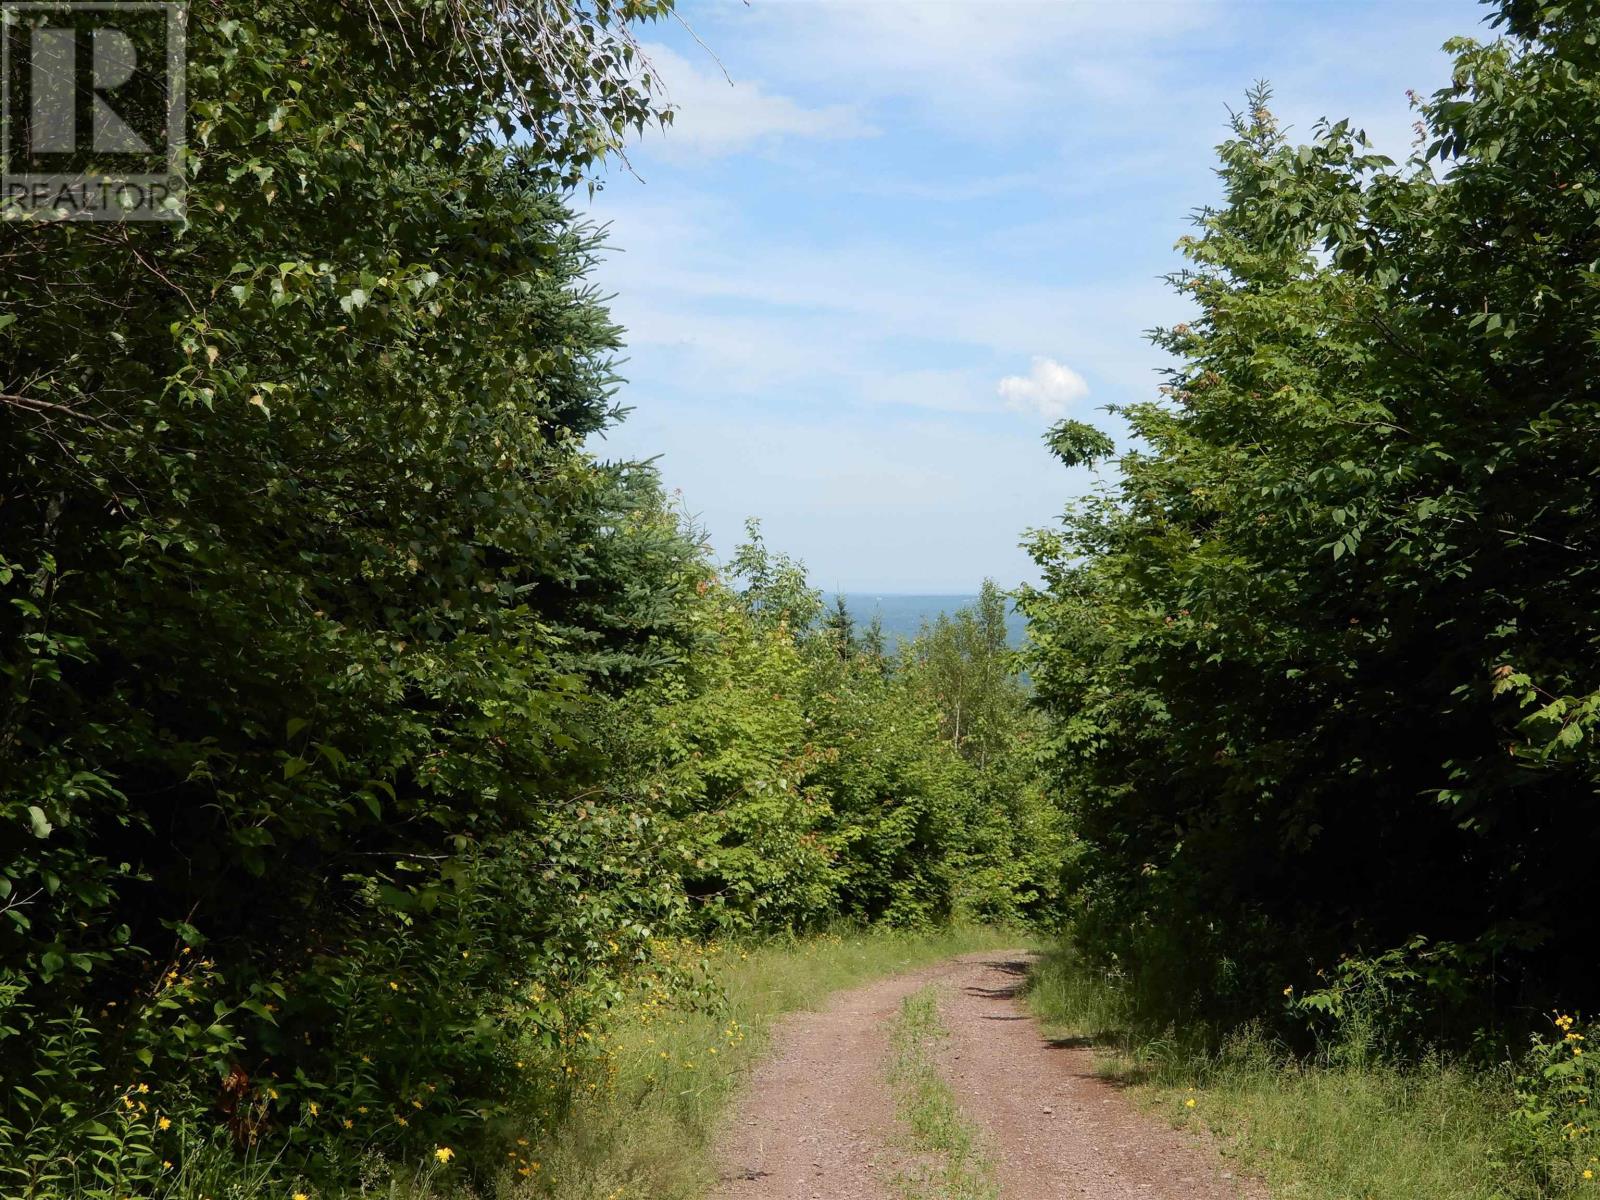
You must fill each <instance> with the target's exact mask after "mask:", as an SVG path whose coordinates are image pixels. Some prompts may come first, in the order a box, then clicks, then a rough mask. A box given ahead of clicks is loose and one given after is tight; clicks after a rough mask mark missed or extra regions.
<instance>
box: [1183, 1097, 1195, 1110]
mask: <svg viewBox="0 0 1600 1200" xmlns="http://www.w3.org/2000/svg"><path fill="white" fill-rule="evenodd" d="M1183 1106H1184V1107H1185V1108H1193V1107H1194V1097H1193V1096H1190V1097H1189V1098H1188V1099H1187V1100H1185V1101H1184V1102H1183Z"/></svg>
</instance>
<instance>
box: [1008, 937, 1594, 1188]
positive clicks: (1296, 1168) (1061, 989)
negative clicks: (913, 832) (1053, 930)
mask: <svg viewBox="0 0 1600 1200" xmlns="http://www.w3.org/2000/svg"><path fill="white" fill-rule="evenodd" d="M1028 994H1029V1000H1030V1002H1031V1004H1032V1007H1033V1010H1034V1012H1035V1013H1036V1014H1037V1015H1038V1016H1039V1017H1040V1019H1041V1020H1042V1021H1043V1022H1044V1023H1045V1025H1046V1027H1047V1028H1048V1029H1049V1030H1050V1031H1051V1032H1052V1033H1055V1034H1057V1035H1059V1036H1075V1037H1084V1038H1088V1039H1090V1040H1092V1041H1093V1043H1094V1045H1095V1047H1096V1050H1097V1053H1098V1054H1099V1056H1100V1068H1101V1071H1102V1073H1104V1074H1106V1075H1108V1076H1112V1077H1115V1078H1118V1079H1119V1080H1121V1081H1123V1082H1127V1083H1130V1084H1131V1085H1132V1088H1133V1094H1134V1096H1135V1098H1136V1099H1137V1100H1139V1101H1141V1102H1142V1103H1144V1104H1146V1105H1148V1106H1149V1107H1151V1108H1152V1109H1154V1110H1156V1111H1158V1112H1161V1113H1163V1114H1165V1115H1166V1116H1168V1117H1169V1118H1170V1119H1171V1120H1172V1121H1173V1122H1174V1123H1175V1124H1194V1125H1198V1126H1201V1127H1204V1128H1206V1129H1207V1130H1209V1131H1210V1132H1211V1133H1212V1134H1213V1135H1215V1137H1216V1139H1217V1141H1218V1143H1219V1145H1220V1146H1221V1148H1222V1150H1223V1152H1224V1153H1226V1154H1228V1155H1230V1156H1232V1157H1235V1158H1237V1159H1238V1161H1239V1165H1240V1169H1242V1170H1244V1171H1247V1172H1250V1173H1253V1174H1256V1175H1258V1176H1259V1177H1260V1178H1262V1179H1264V1180H1266V1182H1267V1184H1268V1186H1269V1188H1270V1190H1271V1193H1272V1195H1273V1196H1275V1197H1293V1198H1295V1200H1366V1198H1369V1197H1370V1198H1372V1200H1508V1198H1509V1197H1533V1196H1541V1195H1554V1194H1555V1193H1543V1192H1540V1191H1538V1190H1537V1188H1536V1186H1535V1185H1534V1184H1533V1183H1532V1181H1530V1180H1527V1179H1525V1178H1518V1177H1517V1176H1516V1174H1515V1172H1514V1171H1513V1170H1512V1169H1511V1168H1510V1167H1508V1166H1506V1165H1504V1163H1503V1161H1502V1157H1503V1153H1504V1147H1505V1134H1506V1121H1507V1119H1508V1115H1509V1113H1510V1110H1511V1106H1512V1098H1511V1094H1510V1081H1509V1072H1493V1071H1481V1070H1474V1069H1471V1068H1468V1067H1466V1066H1463V1065H1460V1064H1457V1063H1452V1062H1449V1061H1445V1060H1442V1059H1430V1060H1427V1061H1424V1062H1422V1063H1419V1064H1414V1065H1410V1066H1404V1067H1401V1066H1394V1065H1386V1064H1382V1063H1372V1062H1368V1063H1365V1064H1362V1065H1344V1064H1340V1063H1338V1062H1337V1061H1334V1060H1332V1059H1331V1058H1330V1059H1327V1060H1312V1061H1308V1060H1304V1059H1295V1058H1292V1057H1291V1056H1289V1055H1287V1054H1286V1053H1284V1052H1283V1051H1282V1050H1281V1048H1279V1047H1277V1046H1275V1045H1273V1044H1272V1043H1271V1042H1270V1041H1268V1040H1267V1039H1265V1038H1264V1037H1262V1036H1261V1035H1260V1034H1259V1033H1258V1032H1256V1031H1252V1030H1245V1031H1242V1032H1240V1033H1239V1034H1237V1035H1236V1036H1235V1037H1234V1038H1233V1039H1232V1040H1231V1041H1229V1042H1228V1043H1227V1045H1225V1046H1224V1048H1223V1049H1222V1050H1221V1051H1220V1052H1218V1053H1207V1052H1205V1051H1203V1050H1201V1049H1198V1048H1197V1041H1196V1039H1193V1038H1186V1037H1184V1036H1182V1035H1181V1032H1179V1033H1177V1034H1174V1033H1171V1032H1169V1034H1168V1035H1167V1036H1165V1037H1155V1038H1151V1037H1139V1036H1135V1035H1133V1034H1131V1033H1129V1032H1128V1028H1127V1024H1126V1022H1125V1020H1124V1015H1125V1012H1126V1008H1125V1005H1124V1003H1123V1001H1122V996H1121V993H1120V992H1119V990H1118V985H1117V981H1116V980H1114V979H1111V978H1108V977H1106V976H1105V975H1103V974H1100V975H1096V974H1095V973H1092V972H1090V971H1088V970H1086V969H1084V968H1082V967H1080V966H1078V965H1077V964H1075V963H1074V962H1073V961H1072V959H1071V957H1070V955H1068V954H1066V953H1063V952H1056V953H1053V954H1051V955H1049V956H1047V957H1046V959H1045V960H1044V961H1043V962H1042V963H1041V964H1040V966H1039V967H1038V968H1037V969H1036V971H1035V972H1034V975H1033V977H1032V979H1031V981H1030V987H1029V993H1028ZM1190 1101H1193V1104H1192V1105H1191V1104H1190V1103H1189V1102H1190ZM1597 1195H1600V1193H1597Z"/></svg>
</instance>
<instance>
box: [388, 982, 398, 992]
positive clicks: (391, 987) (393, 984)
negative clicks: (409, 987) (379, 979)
mask: <svg viewBox="0 0 1600 1200" xmlns="http://www.w3.org/2000/svg"><path fill="white" fill-rule="evenodd" d="M389 990H390V991H391V992H398V991H399V990H400V985H399V984H398V983H396V982H395V981H394V980H392V979H391V980H389Z"/></svg>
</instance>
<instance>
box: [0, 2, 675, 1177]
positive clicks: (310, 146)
mask: <svg viewBox="0 0 1600 1200" xmlns="http://www.w3.org/2000/svg"><path fill="white" fill-rule="evenodd" d="M666 7H667V6H666V5H665V4H656V3H631V2H630V3H627V4H620V5H619V4H613V3H611V2H610V0H596V2H595V3H570V2H568V0H550V2H549V3H537V4H533V5H507V4H502V3H499V0H485V2H484V3H477V2H476V0H457V2H453V3H449V4H443V5H435V6H430V7H414V6H413V7H407V6H386V5H370V6H364V5H359V4H357V5H343V4H321V3H311V4H277V3H270V2H269V3H266V4H262V5H255V6H250V7H245V6H239V5H223V6H220V7H217V6H201V7H197V8H195V9H194V10H193V11H192V13H191V16H192V18H193V21H192V24H191V28H190V46H189V52H190V68H189V73H188V89H189V100H190V123H191V137H190V148H191V158H190V163H189V166H190V176H191V179H192V182H191V186H190V193H189V206H188V220H187V222H186V223H185V224H184V225H183V226H182V227H181V228H180V229H172V228H168V227H159V226H149V225H140V226H135V225H127V226H109V227H108V226H35V225H25V224H19V223H5V224H3V225H0V460H3V461H4V462H5V464H6V472H5V478H4V481H3V484H0V487H3V488H4V495H3V501H0V590H3V592H4V604H3V605H0V613H3V616H0V839H3V846H4V853H3V854H0V911H3V916H0V1008H3V1010H4V1017H3V1018H0V1075H3V1076H4V1077H5V1078H6V1079H7V1080H8V1081H21V1080H34V1081H35V1082H39V1081H49V1084H48V1086H43V1087H38V1088H33V1089H29V1090H18V1089H15V1088H11V1087H8V1088H7V1089H6V1090H5V1092H4V1094H3V1096H0V1180H3V1185H0V1190H3V1191H5V1192H6V1194H8V1195H10V1194H17V1193H19V1192H20V1193H22V1194H24V1195H41V1196H48V1195H62V1194H70V1195H74V1196H85V1197H89V1196H97V1195H100V1194H102V1193H104V1194H110V1195H116V1196H121V1195H124V1194H131V1193H141V1194H142V1193H144V1192H146V1191H152V1190H157V1189H161V1190H164V1189H165V1187H166V1181H165V1180H164V1179H163V1177H162V1175H161V1168H160V1163H161V1160H162V1157H163V1153H164V1152H171V1151H174V1150H175V1148H176V1147H177V1145H178V1144H179V1141H180V1139H187V1140H185V1141H184V1142H183V1144H184V1145H186V1146H191V1147H201V1146H210V1147H211V1148H212V1149H214V1150H215V1151H216V1152H217V1153H219V1154H226V1153H229V1152H231V1151H229V1149H228V1147H229V1144H230V1143H237V1144H238V1145H250V1144H256V1145H257V1147H258V1151H259V1150H260V1149H266V1148H267V1147H268V1146H270V1148H271V1151H272V1153H270V1154H266V1155H263V1161H267V1160H271V1159H272V1158H273V1155H276V1154H280V1152H281V1158H279V1159H278V1161H279V1162H280V1163H281V1164H282V1167H283V1169H284V1170H291V1169H297V1167H298V1166H305V1167H306V1169H308V1170H315V1169H323V1168H318V1167H316V1164H317V1163H321V1162H324V1161H325V1160H324V1159H323V1158H322V1157H320V1154H321V1152H320V1150H318V1149H315V1148H314V1147H313V1145H312V1139H313V1137H314V1136H315V1137H316V1138H320V1137H321V1134H320V1133H314V1131H313V1129H312V1127H311V1126H310V1125H308V1124H307V1123H306V1122H305V1121H304V1120H302V1119H301V1118H302V1117H303V1116H304V1115H305V1114H308V1113H314V1112H317V1111H319V1109H320V1111H322V1112H324V1113H326V1114H327V1116H328V1121H329V1122H331V1121H334V1120H335V1119H337V1118H341V1117H342V1118H343V1119H347V1120H349V1121H351V1122H352V1125H354V1122H355V1120H356V1117H357V1113H356V1111H355V1108H356V1106H357V1105H358V1104H359V1105H365V1106H369V1107H370V1106H372V1105H375V1104H377V1103H379V1102H380V1101H379V1100H378V1099H377V1097H382V1100H381V1103H383V1104H390V1103H392V1102H393V1101H394V1098H395V1097H396V1096H399V1095H401V1094H402V1092H414V1091H415V1090H416V1089H417V1088H419V1087H422V1086H423V1082H422V1081H424V1080H426V1082H427V1084H428V1085H429V1086H431V1087H432V1088H433V1089H434V1090H431V1091H429V1092H428V1095H429V1097H430V1100H429V1103H428V1104H427V1105H426V1107H425V1109H423V1110H419V1111H418V1113H417V1115H416V1116H415V1118H414V1119H408V1121H407V1122H406V1123H404V1124H402V1123H399V1122H390V1123H387V1124H385V1125H384V1126H383V1127H382V1128H381V1129H374V1128H371V1127H369V1128H367V1129H366V1130H365V1131H363V1132H361V1133H359V1134H352V1135H351V1137H352V1138H356V1137H359V1138H361V1139H363V1140H365V1141H366V1142H367V1144H368V1145H370V1146H371V1147H373V1148H375V1149H385V1150H389V1151H392V1152H395V1153H397V1154H405V1153H408V1152H413V1151H416V1150H417V1149H418V1148H419V1147H420V1148H423V1149H425V1148H426V1147H428V1146H430V1145H432V1144H433V1143H434V1142H435V1141H436V1140H445V1139H446V1138H448V1139H449V1140H450V1141H451V1142H453V1143H454V1144H457V1145H463V1141H462V1139H466V1138H471V1139H475V1140H478V1141H480V1142H488V1141H492V1139H493V1138H494V1137H495V1136H497V1133H498V1130H499V1129H500V1126H499V1124H498V1122H500V1121H501V1120H502V1119H503V1117H504V1115H505V1113H506V1111H507V1104H508V1097H510V1096H512V1095H513V1093H514V1091H515V1086H514V1085H515V1082H516V1072H515V1071H513V1069H512V1068H511V1067H510V1066H509V1064H510V1063H512V1062H514V1061H515V1060H516V1057H517V1054H516V1053H515V1052H514V1048H517V1047H521V1046H536V1045H539V1044H541V1043H540V1038H541V1036H542V1035H543V1034H544V1033H547V1032H548V1030H541V1029H540V1028H539V1027H538V1021H537V1019H536V1018H533V1017H531V1016H530V1015H529V1014H527V1013H526V1012H524V1013H521V1014H520V1015H516V1016H509V1015H507V1013H508V1011H509V1010H508V1009H507V1006H506V1005H504V1004H503V1003H502V1001H503V999H504V997H506V996H507V995H508V994H510V990H511V989H512V986H513V984H514V983H518V982H521V983H523V984H525V983H526V982H527V981H529V980H530V979H532V978H542V979H543V980H544V982H545V984H546V985H547V986H548V988H549V990H550V991H551V993H552V994H557V995H560V996H561V997H562V1000H563V1003H570V1015H571V1016H573V1017H575V1018H576V1017H579V1016H580V1015H581V1013H582V1010H583V1005H584V1004H585V1003H589V1001H586V1000H584V999H583V997H584V995H585V994H586V989H588V988H589V987H590V986H591V984H592V981H593V979H594V977H595V975H596V974H597V973H603V972H604V971H605V970H606V969H607V965H606V962H605V961H604V959H603V957H597V956H596V955H595V954H594V953H593V951H592V949H591V947H593V946H596V945H604V944H605V939H604V938H602V937H600V936H599V935H600V934H602V933H603V934H605V935H606V937H611V936H612V935H613V933H614V931H617V930H622V929H624V928H627V927H629V926H630V925H631V924H632V923H634V922H633V919H632V918H633V914H635V913H636V912H637V911H638V910H639V909H641V908H645V907H648V906H649V905H650V904H652V903H653V902H654V900H653V897H654V896H655V895H656V891H655V889H656V887H657V885H656V883H655V881H654V880H653V879H652V878H651V875H650V873H649V871H648V870H646V869H645V868H644V865H643V863H642V862H641V859H642V857H643V852H642V850H641V847H640V838H639V835H638V834H637V833H636V832H635V830H636V826H634V825H633V824H631V823H630V822H629V821H628V820H626V819H619V820H618V821H616V822H615V823H612V822H610V821H609V820H607V821H599V820H596V821H592V822H591V821H589V820H588V817H589V816H590V815H592V814H590V813H589V811H588V810H587V809H585V808H584V807H583V805H582V804H581V803H579V802H576V801H575V800H574V799H573V797H575V796H577V795H578V794H579V793H580V791H582V790H584V789H587V788H591V787H593V786H595V784H596V781H597V779H598V778H599V776H600V773H601V767H602V764H601V763H600V761H599V759H598V755H597V754H596V751H595V742H596V738H595V736H594V730H593V728H592V726H591V725H590V723H589V722H590V719H591V717H592V716H593V714H594V713H595V712H597V711H598V710H599V709H600V708H601V707H603V699H604V698H605V697H606V696H607V695H608V693H610V692H611V691H613V690H615V689H616V688H617V687H618V686H619V684H620V683H621V682H622V681H625V680H629V679H635V678H638V677H643V676H648V675H649V673H650V672H651V671H653V670H658V669H659V668H660V665H661V664H662V663H663V662H666V661H670V660H672V659H673V658H674V657H675V656H676V655H677V654H679V653H681V652H682V650H683V647H684V646H685V645H686V644H687V640H688V637H689V632H688V628H687V626H688V622H687V621H686V620H685V617H684V609H685V606H686V605H687V604H688V602H689V601H690V599H691V598H692V597H693V595H694V585H695V582H696V571H697V564H696V563H695V562H694V561H693V559H694V551H693V548H692V547H691V546H689V545H688V544H686V542H685V541H684V539H682V538H681V537H680V536H679V534H678V531H677V530H676V527H675V525H674V524H673V522H672V521H671V520H670V519H669V518H667V517H666V516H665V515H664V514H663V513H662V504H661V499H660V496H659V489H658V488H657V487H656V485H655V483H654V480H653V477H652V476H651V475H650V473H649V472H648V471H646V470H643V469H641V468H638V467H630V466H625V465H617V466H613V467H605V466H602V465H600V464H598V463H597V462H596V461H595V460H594V459H593V457H592V456H591V455H590V454H589V453H587V452H586V450H585V449H584V439H585V438H586V437H588V436H589V435H591V434H593V433H594V432H596V431H598V430H599V429H601V428H603V427H604V426H605V425H606V424H607V423H608V421H610V420H611V419H612V417H613V415H614V413H613V406H612V402H611V394H612V391H613V389H614V387H615V386H616V376H615V374H614V371H613V369H612V356H613V355H614V353H615V352H616V350H617V348H618V346H619V333H620V331H619V330H618V329H617V328H616V326H615V325H614V324H613V323H612V322H611V320H610V319H609V317H608V315H607V313H606V311H605V309H604V308H603V307H602V305H601V304H600V303H599V299H598V297H597V295H596V294H595V292H594V290H593V288H592V287H591V286H590V285H589V284H588V282H587V280H586V273H587V271H588V269H589V267H590V265H591V264H592V262H593V259H594V256H595V254H596V252H597V248H598V245H599V242H598V237H597V235H596V233H595V232H594V231H593V230H592V229H590V228H588V227H586V226H585V225H583V224H582V223H581V222H579V221H577V220H576V219H575V218H574V217H573V215H572V213H571V212H570V211H569V209H568V208H567V206H566V204H565V202H564V200H563V198H562V194H561V189H562V188H563V187H565V186H567V185H569V184H571V183H573V182H574V181H576V180H578V179H579V178H580V177H581V176H582V175H583V174H584V173H585V171H586V170H588V169H589V168H590V167H591V166H592V164H593V163H594V162H595V161H596V158H597V156H600V155H603V154H604V153H605V152H606V151H607V150H608V148H611V147H614V146H615V145H616V144H617V139H618V136H619V135H620V134H621V133H622V131H624V130H625V129H628V128H635V127H637V126H638V125H639V124H640V123H641V122H644V121H648V120H650V119H652V118H653V116H654V115H655V114H656V113H657V112H658V111H659V106H658V105H657V103H656V102H655V101H654V100H653V99H652V98H651V91H650V79H649V74H648V72H647V71H642V67H641V63H640V61H639V59H638V57H637V53H636V50H635V49H634V39H633V36H632V34H631V32H630V31H629V25H630V23H631V22H632V21H634V20H635V19H637V18H642V17H648V16H651V15H654V14H659V13H662V12H664V11H666ZM89 312H92V313H94V314H96V316H95V318H94V319H93V320H86V319H84V314H85V313H89ZM63 1048H65V1049H63ZM539 1053H545V1051H540V1052H539ZM63 1054H66V1055H68V1056H69V1057H68V1059H63V1058H62V1057H61V1056H62V1055H63ZM136 1075H137V1076H139V1077H140V1078H141V1079H142V1080H145V1081H147V1086H149V1081H153V1082H154V1085H155V1086H154V1088H153V1094H152V1095H151V1096H150V1100H149V1101H145V1100H140V1101H139V1102H138V1105H145V1104H147V1103H148V1104H149V1105H150V1106H151V1107H150V1108H148V1109H146V1108H142V1107H137V1106H134V1105H129V1106H119V1105H117V1104H116V1103H115V1101H116V1094H117V1092H118V1090H119V1088H121V1087H124V1086H126V1081H127V1080H129V1079H131V1078H133V1077H135V1076H136ZM219 1087H220V1088H222V1089H223V1091H222V1093H221V1094H222V1095H223V1096H224V1101H223V1103H222V1105H221V1107H219V1106H218V1102H217V1097H218V1095H219ZM141 1094H142V1093H141ZM527 1102H528V1103H529V1104H531V1105H533V1106H534V1107H536V1108H537V1107H539V1106H544V1107H545V1109H546V1111H547V1112H549V1113H554V1112H555V1111H556V1110H557V1109H558V1107H559V1104H560V1102H561V1095H560V1092H559V1090H547V1091H546V1092H544V1093H542V1094H535V1095H531V1096H529V1097H528V1100H527ZM408 1103H409V1102H408ZM156 1111H160V1112H161V1114H162V1115H163V1118H164V1119H166V1120H169V1121H170V1122H171V1123H172V1128H171V1129H161V1128H159V1127H158V1126H157V1124H156V1117H155V1115H154V1113H155V1112H156ZM108 1113H109V1114H113V1115H114V1116H115V1118H116V1120H117V1121H118V1122H120V1124H119V1126H118V1128H119V1130H120V1134H119V1137H120V1141H119V1142H117V1143H116V1144H112V1143H111V1142H110V1141H108V1137H107V1135H105V1133H104V1125H105V1123H106V1122H107V1121H108V1120H110V1119H111V1118H110V1117H108V1116H107V1114H108ZM319 1128H326V1129H337V1128H338V1126H337V1125H336V1124H329V1123H327V1122H324V1123H322V1125H320V1126H319ZM24 1131H26V1132H24ZM262 1143H266V1146H263V1145H262ZM317 1145H318V1146H320V1145H321V1143H320V1141H318V1142H317ZM140 1147H142V1149H140ZM196 1152H198V1151H196ZM170 1157H174V1158H176V1157H177V1154H176V1153H171V1154H170ZM308 1164H309V1165H308ZM328 1169H334V1170H337V1169H338V1161H337V1160H334V1166H333V1167H332V1168H328Z"/></svg>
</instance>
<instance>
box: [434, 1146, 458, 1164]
mask: <svg viewBox="0 0 1600 1200" xmlns="http://www.w3.org/2000/svg"><path fill="white" fill-rule="evenodd" d="M433 1156H434V1157H435V1158H437V1159H438V1160H439V1161H440V1162H442V1163H447V1162H449V1161H450V1160H451V1159H452V1158H454V1157H455V1156H456V1152H455V1151H454V1150H452V1149H450V1147H449V1146H440V1147H439V1148H438V1149H437V1150H435V1151H434V1152H433Z"/></svg>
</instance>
